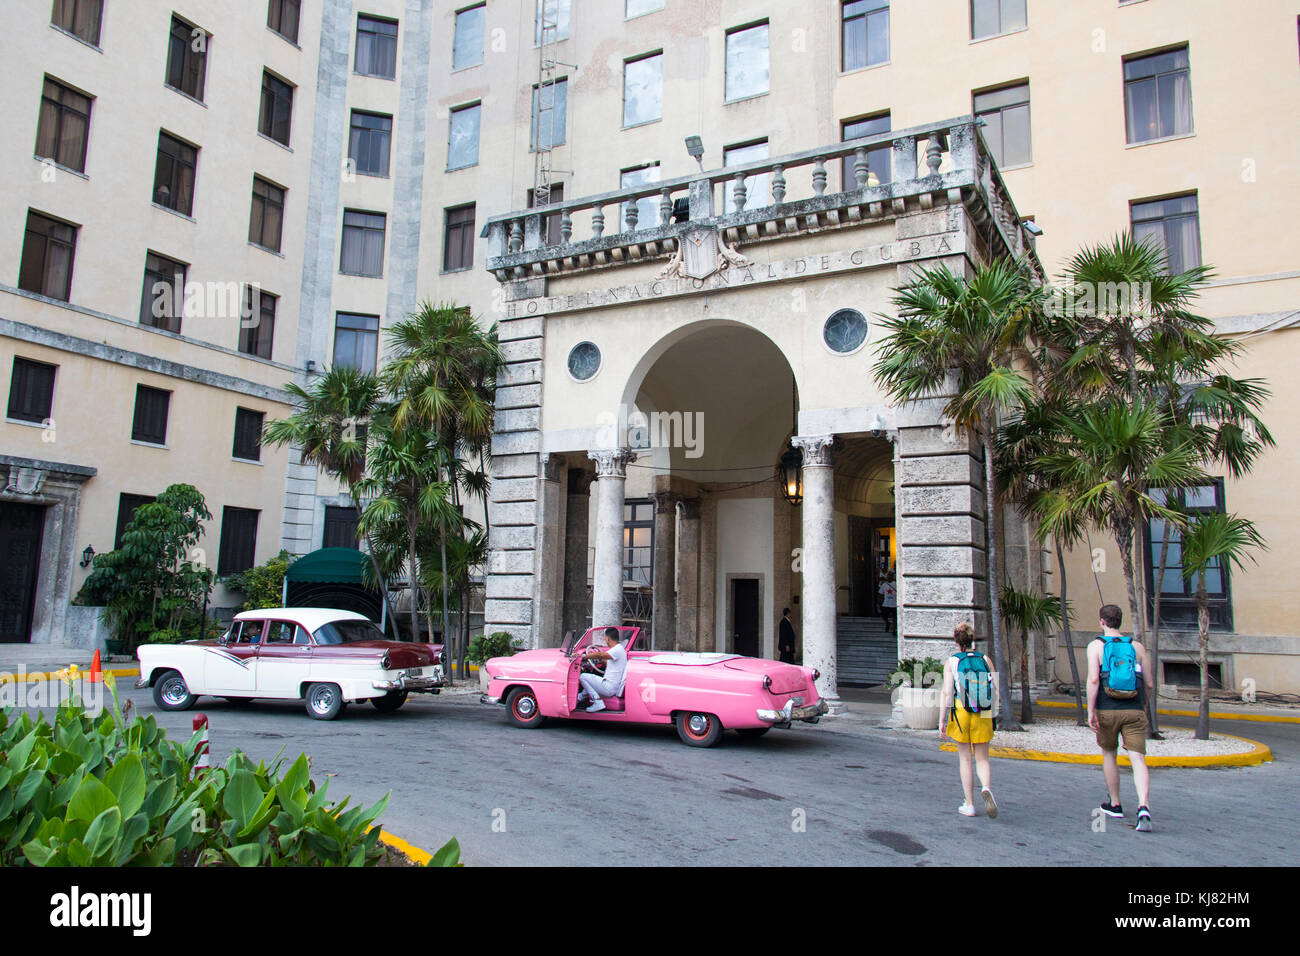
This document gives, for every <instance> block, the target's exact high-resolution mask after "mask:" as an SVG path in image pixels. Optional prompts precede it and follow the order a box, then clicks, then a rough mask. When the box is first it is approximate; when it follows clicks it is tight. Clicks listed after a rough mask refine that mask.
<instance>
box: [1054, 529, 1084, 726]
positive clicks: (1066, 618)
mask: <svg viewBox="0 0 1300 956" xmlns="http://www.w3.org/2000/svg"><path fill="white" fill-rule="evenodd" d="M1052 543H1053V544H1054V545H1055V546H1056V566H1057V567H1058V568H1060V571H1061V633H1062V634H1064V635H1065V652H1066V653H1067V654H1069V655H1070V679H1071V680H1072V681H1074V717H1075V723H1076V724H1078V725H1079V726H1080V727H1086V726H1087V725H1088V715H1087V712H1086V711H1085V710H1084V706H1083V687H1082V685H1080V683H1079V662H1078V661H1076V660H1075V659H1074V635H1073V634H1072V633H1071V631H1070V610H1069V607H1068V606H1067V605H1066V598H1065V553H1064V552H1063V551H1062V550H1061V539H1060V538H1058V537H1056V536H1055V535H1053V536H1052Z"/></svg>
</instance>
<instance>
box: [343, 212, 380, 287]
mask: <svg viewBox="0 0 1300 956" xmlns="http://www.w3.org/2000/svg"><path fill="white" fill-rule="evenodd" d="M386 222H387V219H386V217H385V216H384V215H383V213H373V212H359V211H357V210H355V209H346V210H344V211H343V252H342V256H341V257H340V260H339V271H340V272H343V273H346V274H348V275H358V276H375V277H378V276H382V275H383V274H384V229H385V224H386Z"/></svg>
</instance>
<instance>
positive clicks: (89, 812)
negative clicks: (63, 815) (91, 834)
mask: <svg viewBox="0 0 1300 956" xmlns="http://www.w3.org/2000/svg"><path fill="white" fill-rule="evenodd" d="M115 806H117V797H115V796H114V795H113V791H112V790H110V789H108V787H106V786H105V785H104V784H103V782H102V781H101V780H100V779H99V778H98V777H86V778H85V779H84V780H82V781H81V786H79V787H78V788H77V792H76V793H74V794H73V795H72V799H71V800H69V801H68V815H67V818H68V819H69V820H85V821H86V822H87V823H89V822H90V821H91V820H94V819H95V818H96V817H97V816H99V815H100V814H101V813H103V812H104V811H105V810H107V809H108V808H109V807H115Z"/></svg>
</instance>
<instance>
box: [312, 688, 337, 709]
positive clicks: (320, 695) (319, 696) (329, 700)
mask: <svg viewBox="0 0 1300 956" xmlns="http://www.w3.org/2000/svg"><path fill="white" fill-rule="evenodd" d="M333 703H334V691H332V690H330V689H329V688H328V687H321V688H318V689H317V691H316V693H314V694H312V697H311V706H312V708H313V709H314V710H316V711H317V712H318V713H322V714H323V713H325V711H327V710H329V709H330V707H331V706H332V705H333Z"/></svg>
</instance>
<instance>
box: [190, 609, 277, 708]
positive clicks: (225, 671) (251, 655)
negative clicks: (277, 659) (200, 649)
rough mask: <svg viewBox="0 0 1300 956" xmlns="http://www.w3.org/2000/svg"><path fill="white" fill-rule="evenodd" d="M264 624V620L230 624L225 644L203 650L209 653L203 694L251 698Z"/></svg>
mask: <svg viewBox="0 0 1300 956" xmlns="http://www.w3.org/2000/svg"><path fill="white" fill-rule="evenodd" d="M265 624H266V622H265V621H262V620H254V621H240V620H236V621H234V622H233V623H232V624H231V625H230V631H229V632H228V640H227V642H226V643H225V644H219V645H217V646H216V647H206V648H204V649H205V650H206V651H207V652H208V653H207V654H205V655H204V657H205V658H206V660H205V661H204V666H203V688H204V689H203V693H207V694H216V695H218V696H221V695H226V694H229V695H231V696H246V697H248V696H252V694H253V690H254V688H255V687H256V686H257V684H256V680H257V670H256V667H257V651H258V648H259V647H261V644H262V631H263V629H264V626H265Z"/></svg>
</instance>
